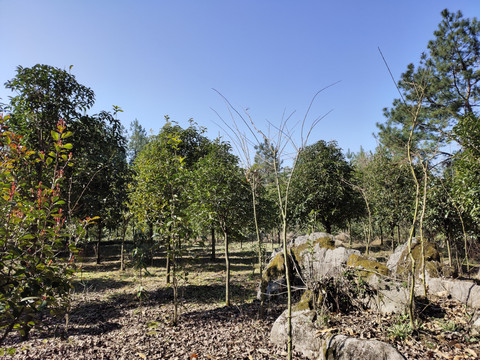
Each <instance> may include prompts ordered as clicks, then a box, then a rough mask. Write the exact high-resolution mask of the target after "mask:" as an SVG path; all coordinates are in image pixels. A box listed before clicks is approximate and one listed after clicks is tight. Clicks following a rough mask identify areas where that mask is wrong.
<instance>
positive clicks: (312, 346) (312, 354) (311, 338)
mask: <svg viewBox="0 0 480 360" xmlns="http://www.w3.org/2000/svg"><path fill="white" fill-rule="evenodd" d="M315 318H316V313H315V311H311V310H302V311H296V312H293V313H292V342H293V346H294V349H295V351H297V352H300V353H302V354H303V355H304V356H306V357H307V358H309V359H317V358H318V356H319V354H320V353H321V348H322V341H321V339H320V338H317V337H316V336H315V334H316V328H315V325H314V320H315ZM270 341H271V342H272V343H273V344H275V345H279V346H284V345H285V344H287V310H285V311H284V312H283V313H282V314H281V315H280V316H279V317H278V319H277V320H275V322H274V323H273V326H272V330H271V331H270Z"/></svg>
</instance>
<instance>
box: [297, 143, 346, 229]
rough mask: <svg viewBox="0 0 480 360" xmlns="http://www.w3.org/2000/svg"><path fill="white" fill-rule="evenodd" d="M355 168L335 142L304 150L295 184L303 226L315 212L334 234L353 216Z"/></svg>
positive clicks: (298, 165)
mask: <svg viewBox="0 0 480 360" xmlns="http://www.w3.org/2000/svg"><path fill="white" fill-rule="evenodd" d="M352 175H353V169H352V167H351V166H350V165H349V164H348V163H347V162H346V161H345V158H344V156H343V154H342V152H341V149H340V148H339V147H338V146H337V143H336V142H329V143H326V142H325V141H318V142H316V143H315V144H313V145H310V146H307V147H306V148H305V149H303V150H302V152H301V153H300V156H299V158H298V163H297V167H296V169H295V174H294V175H293V176H294V178H293V181H292V202H293V204H295V218H296V219H297V221H298V222H300V223H302V222H305V221H306V220H307V219H308V215H309V214H310V213H311V212H312V211H315V212H316V214H317V219H318V221H319V222H320V223H321V224H322V225H323V226H324V227H325V230H326V231H327V232H328V233H331V231H332V226H342V225H344V224H345V221H346V220H347V219H349V218H351V217H353V216H352V212H353V210H352V208H354V207H352V205H353V203H354V201H355V194H354V192H353V190H352V188H351V187H350V186H349V185H347V183H346V182H345V181H347V182H348V181H350V180H351V178H352Z"/></svg>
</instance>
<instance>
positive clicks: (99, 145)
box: [68, 107, 132, 263]
mask: <svg viewBox="0 0 480 360" xmlns="http://www.w3.org/2000/svg"><path fill="white" fill-rule="evenodd" d="M116 111H119V109H118V108H116V107H115V108H114V113H113V114H112V113H109V112H105V111H102V112H100V113H99V114H98V115H94V116H88V115H85V116H82V117H81V118H80V119H79V121H76V122H74V123H73V124H72V125H71V126H70V129H71V131H72V132H73V133H74V134H75V137H74V138H73V141H72V143H73V150H72V152H73V154H74V157H75V159H76V164H77V166H76V167H75V168H74V171H71V172H69V173H68V177H69V192H68V210H69V213H70V214H71V216H73V217H77V218H84V217H86V216H93V215H95V216H99V219H98V221H97V224H96V228H97V245H96V255H97V263H100V261H101V252H100V244H101V239H102V235H103V230H104V228H107V229H110V230H112V229H115V228H117V227H118V226H119V225H120V223H121V222H122V220H123V213H124V212H125V211H126V209H127V208H126V202H127V185H128V183H129V182H130V179H131V177H132V172H131V170H130V168H129V166H128V163H127V157H126V139H125V136H124V133H123V128H122V126H121V124H120V122H119V120H117V119H116V116H115V112H116Z"/></svg>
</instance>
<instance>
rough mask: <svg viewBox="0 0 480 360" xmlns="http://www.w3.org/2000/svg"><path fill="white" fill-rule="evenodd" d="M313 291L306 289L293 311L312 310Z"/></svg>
mask: <svg viewBox="0 0 480 360" xmlns="http://www.w3.org/2000/svg"><path fill="white" fill-rule="evenodd" d="M313 295H314V294H313V291H312V290H305V292H304V293H303V295H302V297H301V299H300V301H299V302H298V303H296V304H295V305H294V306H293V309H292V310H293V311H302V310H312V309H313V298H314V296H313Z"/></svg>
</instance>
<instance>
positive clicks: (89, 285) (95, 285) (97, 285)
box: [73, 278, 132, 293]
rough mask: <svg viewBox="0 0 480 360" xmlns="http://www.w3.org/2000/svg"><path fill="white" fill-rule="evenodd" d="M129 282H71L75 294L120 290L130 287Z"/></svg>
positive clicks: (109, 280) (108, 280)
mask: <svg viewBox="0 0 480 360" xmlns="http://www.w3.org/2000/svg"><path fill="white" fill-rule="evenodd" d="M131 283H132V282H131V281H126V280H112V279H99V278H95V279H81V280H75V281H73V286H74V289H75V292H77V293H81V292H92V291H99V292H103V291H105V290H111V289H120V288H122V287H124V286H127V285H130V284H131Z"/></svg>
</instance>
